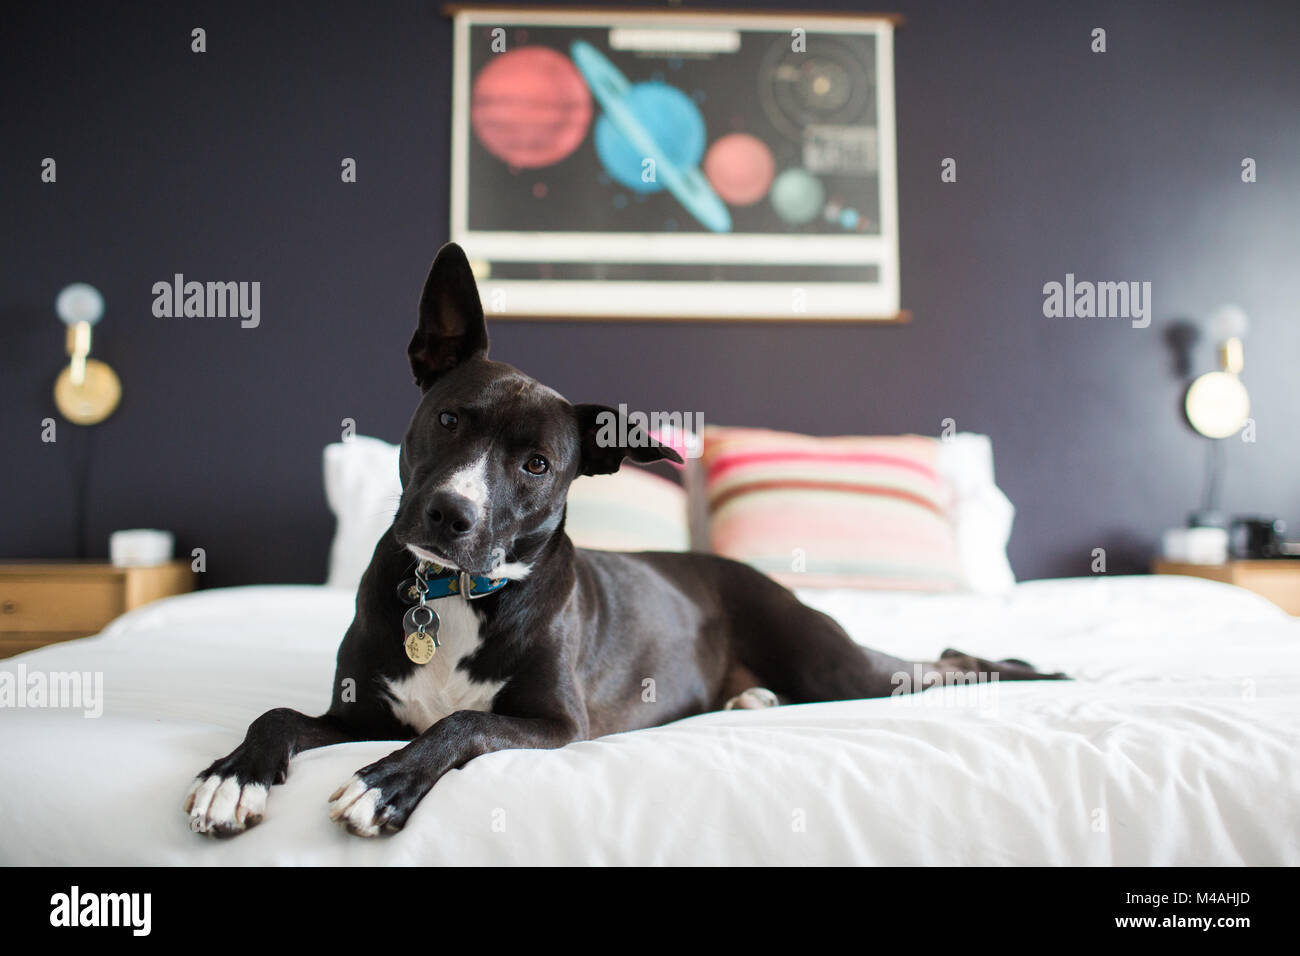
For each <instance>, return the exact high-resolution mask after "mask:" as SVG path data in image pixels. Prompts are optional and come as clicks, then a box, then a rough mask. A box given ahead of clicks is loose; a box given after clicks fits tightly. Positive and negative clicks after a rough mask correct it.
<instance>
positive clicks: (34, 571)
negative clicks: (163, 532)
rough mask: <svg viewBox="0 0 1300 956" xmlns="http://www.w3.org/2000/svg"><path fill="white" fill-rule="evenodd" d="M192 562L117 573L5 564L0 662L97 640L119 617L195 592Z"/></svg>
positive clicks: (64, 565) (85, 564)
mask: <svg viewBox="0 0 1300 956" xmlns="http://www.w3.org/2000/svg"><path fill="white" fill-rule="evenodd" d="M194 577H195V576H194V572H193V571H191V570H190V564H189V562H188V561H172V562H170V563H168V564H160V565H156V566H154V567H149V568H115V567H113V566H112V565H111V564H106V563H103V562H93V561H33V562H26V563H16V562H0V657H12V656H13V655H14V654H18V653H20V652H22V651H30V650H31V649H32V648H34V647H41V646H43V645H45V644H53V643H55V642H57V641H67V640H71V639H72V638H76V637H87V636H89V635H91V634H97V633H98V632H99V631H101V630H103V629H104V625H105V624H107V623H108V622H109V621H111V620H113V618H115V617H117V616H118V615H121V614H125V613H126V612H127V611H130V610H132V609H133V608H137V607H139V606H140V605H142V604H148V603H149V602H150V601H156V600H157V599H158V598H162V597H167V596H168V595H172V594H183V593H184V592H186V591H193V590H194Z"/></svg>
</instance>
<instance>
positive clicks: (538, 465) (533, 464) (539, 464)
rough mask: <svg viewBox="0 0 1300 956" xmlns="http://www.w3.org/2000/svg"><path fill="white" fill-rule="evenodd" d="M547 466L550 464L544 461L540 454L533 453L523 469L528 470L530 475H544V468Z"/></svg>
mask: <svg viewBox="0 0 1300 956" xmlns="http://www.w3.org/2000/svg"><path fill="white" fill-rule="evenodd" d="M549 467H550V465H548V464H547V463H546V459H545V458H543V457H542V456H541V455H534V456H533V457H532V458H529V459H528V463H527V464H525V465H524V471H526V472H528V473H529V474H530V475H544V474H546V469H547V468H549Z"/></svg>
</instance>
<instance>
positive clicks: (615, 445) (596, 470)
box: [573, 405, 682, 475]
mask: <svg viewBox="0 0 1300 956" xmlns="http://www.w3.org/2000/svg"><path fill="white" fill-rule="evenodd" d="M573 410H574V413H575V414H576V415H577V418H578V434H579V435H581V436H582V463H581V464H580V465H579V466H578V474H580V475H610V474H613V473H614V472H616V471H618V468H619V465H621V464H623V459H625V458H630V459H631V460H632V461H634V462H636V463H637V464H639V465H648V464H650V463H651V462H653V461H662V460H663V459H665V458H666V459H668V460H669V461H675V462H677V464H679V465H680V464H681V463H682V456H681V455H679V454H677V452H675V451H674V450H673V449H671V448H669V447H668V446H667V445H661V444H659V442H657V441H655V440H654V439H653V438H651V437H650V435H649V433H648V432H647V431H646V430H645V427H644V426H643V425H641V424H639V423H637V422H635V421H631V420H630V418H631V416H628V415H626V414H620V412H619V411H618V410H616V409H613V408H610V407H609V406H607V405H574V406H573Z"/></svg>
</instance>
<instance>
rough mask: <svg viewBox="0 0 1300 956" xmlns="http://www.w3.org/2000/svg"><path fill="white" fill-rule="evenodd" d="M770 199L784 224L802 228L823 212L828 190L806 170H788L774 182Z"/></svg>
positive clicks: (769, 195)
mask: <svg viewBox="0 0 1300 956" xmlns="http://www.w3.org/2000/svg"><path fill="white" fill-rule="evenodd" d="M768 198H769V199H770V200H771V202H772V208H773V209H774V210H776V214H777V215H778V216H780V217H781V221H782V222H785V223H788V224H789V225H791V226H802V225H803V224H804V223H806V222H811V221H812V220H813V219H814V218H816V216H817V214H818V213H820V212H821V210H822V204H823V203H824V202H825V201H826V188H825V187H824V186H822V184H821V180H820V179H818V178H817V177H816V176H814V175H813V174H812V173H810V172H808V171H807V170H806V169H798V168H796V169H787V170H785V171H784V172H783V173H781V174H780V175H779V176H777V177H776V179H774V180H773V181H772V190H771V192H770V193H769V194H768Z"/></svg>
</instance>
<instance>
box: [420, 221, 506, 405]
mask: <svg viewBox="0 0 1300 956" xmlns="http://www.w3.org/2000/svg"><path fill="white" fill-rule="evenodd" d="M487 350H488V334H487V326H486V325H485V324H484V322H483V303H482V302H481V301H480V300H479V297H478V286H477V285H475V284H474V273H473V272H471V271H470V268H469V261H468V260H467V259H466V258H465V253H464V252H463V251H462V250H461V248H460V246H458V245H456V243H454V242H449V243H447V244H446V245H445V246H443V247H442V248H441V249H439V250H438V255H437V257H435V258H434V260H433V266H432V267H431V268H430V269H429V278H428V279H426V280H425V281H424V293H423V294H422V295H421V296H420V324H419V325H417V326H416V327H415V334H414V335H413V336H411V344H410V345H408V346H407V347H406V354H407V355H409V356H410V358H411V371H412V372H414V373H415V383H416V384H417V385H419V386H420V388H421V389H427V388H428V387H429V386H430V385H432V384H433V382H434V380H435V379H436V378H437V377H438V376H439V375H441V374H442V373H444V372H446V371H447V370H449V369H451V368H454V367H455V366H457V365H459V364H460V363H461V362H463V361H465V360H466V359H467V358H469V357H470V356H472V355H476V354H477V355H487Z"/></svg>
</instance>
